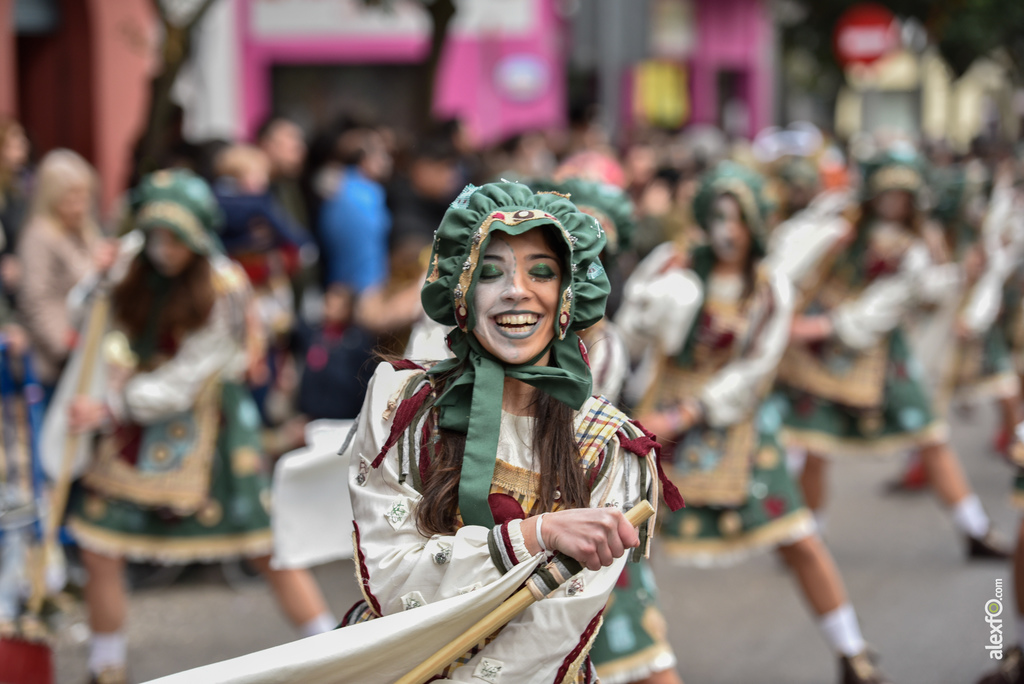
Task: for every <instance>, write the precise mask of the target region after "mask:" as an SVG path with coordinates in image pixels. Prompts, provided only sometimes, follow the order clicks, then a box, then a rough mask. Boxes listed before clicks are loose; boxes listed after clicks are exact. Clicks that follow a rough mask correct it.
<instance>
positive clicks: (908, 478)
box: [885, 456, 928, 494]
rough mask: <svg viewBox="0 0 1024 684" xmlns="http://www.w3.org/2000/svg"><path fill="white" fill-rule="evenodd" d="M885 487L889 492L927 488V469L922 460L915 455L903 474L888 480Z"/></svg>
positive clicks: (903, 492)
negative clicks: (895, 478)
mask: <svg viewBox="0 0 1024 684" xmlns="http://www.w3.org/2000/svg"><path fill="white" fill-rule="evenodd" d="M885 488H886V491H888V492H889V493H890V494H906V493H912V492H921V491H924V490H925V489H928V471H927V470H925V468H924V461H922V460H921V459H920V458H918V457H916V456H915V457H914V459H913V460H912V461H911V462H910V465H909V466H907V469H906V470H904V471H903V475H901V476H900V478H899V479H897V480H892V481H891V482H889V483H888V484H887V485H886V487H885Z"/></svg>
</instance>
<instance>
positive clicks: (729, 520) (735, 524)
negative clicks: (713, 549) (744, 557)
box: [718, 511, 743, 537]
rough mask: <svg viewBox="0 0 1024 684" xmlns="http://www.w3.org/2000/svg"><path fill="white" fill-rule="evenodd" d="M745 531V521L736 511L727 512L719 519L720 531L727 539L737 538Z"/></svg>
mask: <svg viewBox="0 0 1024 684" xmlns="http://www.w3.org/2000/svg"><path fill="white" fill-rule="evenodd" d="M742 530H743V519H742V518H740V514H739V513H737V512H736V511H726V512H725V513H723V514H722V517H720V518H719V519H718V531H719V532H721V533H722V534H723V535H724V536H726V537H735V536H736V535H738V534H739V533H740V532H741V531H742Z"/></svg>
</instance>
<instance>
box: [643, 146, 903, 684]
mask: <svg viewBox="0 0 1024 684" xmlns="http://www.w3.org/2000/svg"><path fill="white" fill-rule="evenodd" d="M761 188H762V180H761V178H760V176H758V175H757V174H756V173H754V172H753V171H750V170H748V169H746V168H744V167H741V166H739V165H738V164H735V163H732V162H723V163H722V164H720V165H719V166H718V167H716V168H715V169H714V170H712V171H709V172H708V173H707V174H705V177H704V178H703V179H702V184H701V190H700V192H699V193H698V194H697V197H696V198H695V200H694V215H695V216H696V218H697V220H698V221H700V223H701V225H702V226H704V228H705V229H706V230H708V232H709V234H710V245H709V246H701V247H697V248H696V249H694V250H692V251H691V252H689V253H685V254H683V253H679V252H678V250H677V248H676V247H675V245H673V244H671V243H666V244H665V245H662V247H659V248H658V249H656V250H655V251H654V252H653V253H652V254H651V255H650V256H649V257H648V258H647V260H646V261H645V262H644V263H642V264H641V265H640V267H638V269H637V275H634V277H633V279H631V281H630V282H629V283H627V288H626V293H627V296H626V301H625V304H624V309H623V314H624V319H625V320H626V321H627V322H629V321H633V322H642V321H644V320H646V321H649V325H648V326H646V327H645V326H643V325H636V324H635V323H631V324H630V328H629V329H628V330H627V332H628V333H629V334H630V335H631V336H632V337H634V338H637V339H640V338H647V339H649V340H651V341H652V342H653V343H654V344H655V345H656V353H657V354H658V361H659V364H658V366H657V370H656V372H655V373H653V374H652V378H651V383H650V385H649V387H648V391H647V394H646V396H645V397H644V399H643V401H642V402H641V404H640V406H639V408H638V415H639V417H640V420H641V421H642V422H644V424H645V425H646V424H650V425H652V426H653V429H654V430H655V432H656V433H657V434H658V436H659V439H660V440H662V441H663V444H664V445H665V447H666V448H668V449H672V453H673V461H672V467H671V470H670V477H671V478H672V480H673V481H674V482H675V483H676V485H677V486H678V487H679V489H680V491H681V492H682V494H683V497H684V498H685V499H686V500H687V507H686V508H685V509H684V510H681V511H678V512H673V513H666V514H663V515H662V516H660V529H661V531H662V534H663V535H664V536H665V542H664V547H665V549H666V551H667V552H668V554H669V555H670V556H671V557H672V559H673V560H674V561H676V562H678V563H681V564H686V565H695V566H698V567H716V566H721V565H727V564H732V563H735V562H737V561H740V560H742V559H745V558H747V557H748V556H750V555H752V554H754V553H757V552H759V551H764V550H768V549H773V548H776V549H778V550H779V552H780V554H781V556H782V558H783V559H784V560H785V562H786V564H787V566H788V567H789V569H790V570H791V571H792V573H793V575H794V577H795V579H796V580H797V583H798V586H799V588H800V591H801V593H802V594H803V596H804V598H805V599H806V600H807V602H808V603H809V604H810V607H811V609H812V611H813V612H814V614H815V615H816V616H817V617H818V618H819V626H820V629H821V631H822V634H823V636H824V637H825V639H826V641H828V643H829V645H830V646H831V647H832V648H833V649H835V651H836V653H837V655H838V657H839V663H840V682H842V684H884V683H885V682H888V681H889V680H888V679H887V678H886V677H885V676H884V675H883V674H882V673H881V672H880V671H879V670H878V669H877V668H876V667H875V665H874V663H873V661H872V659H871V658H870V657H869V655H868V653H867V647H866V644H865V642H864V639H863V637H862V636H861V632H860V626H859V624H858V620H857V617H856V614H855V612H854V610H853V607H852V605H851V604H850V602H849V600H848V598H847V596H846V589H845V587H844V586H843V580H842V578H841V576H840V575H839V571H838V570H837V569H836V567H835V563H834V562H833V560H832V556H831V554H830V552H829V550H828V548H827V547H826V546H825V544H824V543H823V542H822V540H821V537H820V536H819V535H818V533H817V531H816V528H815V525H814V521H813V519H812V517H811V515H810V512H809V511H808V510H807V509H806V508H805V507H804V505H803V501H802V500H801V497H800V494H799V492H798V490H797V488H796V485H795V484H794V483H793V481H792V479H791V478H790V476H789V473H788V472H787V470H786V463H785V455H784V452H783V451H782V448H781V447H780V445H779V443H778V441H777V435H778V430H779V428H780V427H781V422H782V417H781V413H780V411H779V407H778V405H777V402H772V401H765V398H766V395H767V392H768V390H769V389H770V387H771V382H772V379H773V378H774V376H775V371H776V368H777V365H778V362H779V359H780V358H781V357H782V354H783V351H784V350H785V348H786V343H787V341H788V339H789V326H790V322H791V318H792V307H793V292H792V286H791V285H790V283H789V281H788V280H787V279H786V278H785V277H783V276H781V275H779V274H778V273H775V272H772V271H769V270H767V269H764V268H762V263H761V260H762V258H763V257H764V239H765V218H766V213H767V212H766V205H765V202H764V200H763V199H762V195H761ZM631 309H637V310H640V311H643V312H644V313H645V316H634V317H628V316H625V314H626V312H628V311H630V310H631ZM679 311H684V312H685V314H686V315H685V316H683V315H681V314H679V313H678V312H679ZM673 315H674V316H677V317H681V319H682V321H683V325H684V326H685V327H684V329H683V331H682V334H680V331H679V330H667V329H666V325H665V323H664V322H665V321H667V320H671V317H672V316H673Z"/></svg>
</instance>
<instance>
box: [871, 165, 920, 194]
mask: <svg viewBox="0 0 1024 684" xmlns="http://www.w3.org/2000/svg"><path fill="white" fill-rule="evenodd" d="M920 187H921V174H919V173H918V172H917V171H914V170H913V169H911V168H910V167H907V166H890V167H888V168H884V169H880V170H878V171H877V172H875V174H874V175H873V176H872V177H871V192H873V193H880V192H884V191H885V190H910V191H914V190H917V189H918V188H920Z"/></svg>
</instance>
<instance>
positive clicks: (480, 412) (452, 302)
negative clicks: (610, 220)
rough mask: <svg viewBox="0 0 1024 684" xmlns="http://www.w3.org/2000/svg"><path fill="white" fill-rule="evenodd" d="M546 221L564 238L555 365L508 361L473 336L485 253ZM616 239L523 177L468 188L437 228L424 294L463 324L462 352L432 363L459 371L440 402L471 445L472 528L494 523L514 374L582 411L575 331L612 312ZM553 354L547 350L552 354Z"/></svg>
mask: <svg viewBox="0 0 1024 684" xmlns="http://www.w3.org/2000/svg"><path fill="white" fill-rule="evenodd" d="M539 227H546V228H547V229H548V230H551V231H553V232H554V233H555V234H556V235H557V236H558V237H559V238H560V239H561V240H562V241H563V243H564V246H565V249H564V250H563V253H564V254H565V260H564V263H563V264H562V281H561V284H560V295H559V299H558V302H559V309H558V313H557V315H556V316H555V320H554V322H553V325H554V327H555V329H554V338H553V340H552V342H551V344H550V346H549V347H548V349H550V351H551V356H550V360H549V364H548V365H547V366H536V365H533V363H534V362H535V361H536V360H537V359H532V360H531V361H530V362H527V363H525V364H521V365H508V364H505V363H503V362H501V361H500V360H498V359H496V358H495V357H494V356H492V355H491V354H489V353H488V352H487V351H486V350H485V349H483V347H482V346H481V345H480V343H479V342H478V341H477V340H476V337H475V336H474V335H473V334H472V331H473V328H474V327H475V325H476V314H475V312H474V310H473V304H472V303H473V292H474V289H475V287H476V284H477V281H478V280H479V277H480V269H479V266H480V262H481V257H482V256H483V254H484V253H485V251H486V249H487V245H488V243H489V241H490V239H491V237H492V236H493V234H494V233H495V232H501V233H505V234H507V235H521V234H523V233H526V232H527V231H529V230H532V229H534V228H539ZM605 241H606V235H605V231H604V230H603V229H602V228H601V226H600V224H599V223H598V222H597V220H595V219H594V218H593V217H591V216H589V215H587V214H585V213H583V212H581V211H579V210H578V209H577V208H576V206H575V205H574V204H573V203H572V202H571V201H569V200H567V199H565V198H564V197H561V196H559V195H557V194H552V193H534V192H533V191H532V190H531V189H530V188H528V187H527V186H525V185H522V184H519V183H489V184H487V185H483V186H480V187H476V186H473V185H468V186H466V188H465V189H464V190H463V191H462V193H461V194H460V195H459V196H458V198H456V199H455V201H454V202H452V204H451V206H450V207H449V209H448V211H447V212H446V213H445V216H444V219H443V220H442V221H441V225H440V226H439V227H438V229H437V231H436V232H435V233H434V243H433V248H432V253H431V256H430V266H429V271H428V274H427V280H426V283H425V284H424V286H423V289H422V292H421V300H422V302H423V308H424V310H425V311H426V313H427V315H428V316H430V317H431V318H432V319H434V320H435V321H437V322H438V323H441V324H442V325H448V326H455V329H454V330H453V331H452V332H451V333H450V334H449V336H448V344H449V347H450V348H451V350H452V352H453V353H454V354H455V358H454V359H449V360H447V361H444V362H442V363H440V364H437V365H436V366H434V367H433V368H432V369H430V371H429V372H430V374H431V375H432V376H434V377H438V376H446V377H447V376H451V377H449V379H448V380H447V381H446V383H445V385H444V389H443V391H442V393H441V395H440V396H439V397H438V399H437V401H436V403H435V406H436V407H437V409H438V411H439V415H438V423H439V425H440V427H443V428H446V429H449V430H455V431H458V432H464V433H465V434H466V449H465V453H464V456H463V463H462V474H461V479H460V483H459V510H460V513H461V515H462V519H463V521H464V522H465V523H466V524H473V525H488V526H491V525H493V524H494V520H493V517H492V516H491V511H490V507H489V505H488V500H487V497H488V494H489V492H490V486H491V480H492V478H493V475H494V463H495V459H496V452H497V444H498V433H499V425H500V423H501V398H502V392H503V387H504V380H505V378H506V377H512V378H515V379H517V380H521V381H523V382H526V383H528V384H530V385H532V386H534V387H536V388H537V389H540V390H541V391H544V392H546V393H547V394H549V395H551V396H552V397H554V398H555V399H558V400H559V401H562V402H564V403H565V404H567V405H568V406H570V407H571V408H572V409H574V410H578V409H580V408H581V407H582V406H583V404H584V403H585V402H586V400H587V399H588V398H589V397H590V394H591V385H592V380H591V376H590V369H589V367H588V364H587V360H586V352H585V350H584V348H583V346H582V343H581V342H580V341H579V338H578V337H577V336H576V333H575V331H577V330H583V329H585V328H589V327H590V326H592V325H594V324H595V323H596V322H597V321H599V320H600V319H601V318H602V316H604V309H605V302H606V300H607V298H608V292H609V289H610V288H609V284H608V278H607V276H606V274H605V271H604V268H603V267H602V266H601V262H600V259H599V255H600V253H601V250H602V249H603V248H604V246H605ZM547 351H548V350H547V349H546V350H544V352H542V354H541V355H539V356H538V358H540V356H543V353H546V352H547Z"/></svg>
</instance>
